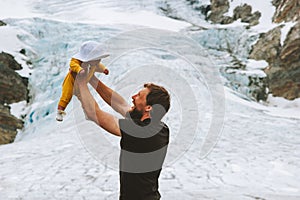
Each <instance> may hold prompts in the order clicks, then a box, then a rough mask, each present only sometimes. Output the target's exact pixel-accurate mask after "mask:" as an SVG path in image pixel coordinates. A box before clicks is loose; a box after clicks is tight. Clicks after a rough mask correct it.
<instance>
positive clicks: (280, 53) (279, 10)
mask: <svg viewBox="0 0 300 200" xmlns="http://www.w3.org/2000/svg"><path fill="white" fill-rule="evenodd" d="M272 3H273V5H274V6H275V7H276V11H275V13H274V16H273V22H275V23H281V22H295V25H294V26H293V27H292V28H291V29H290V31H289V32H288V34H287V36H286V38H285V40H284V43H283V45H281V43H280V37H281V29H282V28H283V27H284V25H280V26H278V27H276V28H274V29H273V30H271V31H269V32H267V33H262V34H261V35H260V38H259V40H258V41H257V43H256V44H255V45H253V48H252V51H251V53H250V58H253V59H256V60H262V59H263V60H266V61H267V62H268V64H269V66H268V67H267V68H266V69H265V72H266V74H267V80H268V85H269V90H270V92H271V93H272V94H273V95H274V96H281V97H285V98H286V99H290V100H293V99H295V98H298V97H300V2H299V0H273V2H272Z"/></svg>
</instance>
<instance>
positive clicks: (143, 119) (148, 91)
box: [76, 72, 170, 200]
mask: <svg viewBox="0 0 300 200" xmlns="http://www.w3.org/2000/svg"><path fill="white" fill-rule="evenodd" d="M85 76H86V73H85V72H82V73H79V75H78V76H77V80H76V81H77V84H78V87H79V91H80V99H79V100H80V102H81V104H82V107H83V109H84V112H85V114H86V116H87V118H88V119H89V120H91V121H93V122H95V123H96V124H97V125H99V126H100V127H102V128H103V129H105V130H106V131H107V132H109V133H111V134H114V135H116V136H120V137H121V141H120V145H121V154H120V200H157V199H160V193H159V191H158V178H159V175H160V172H161V168H162V164H163V161H164V158H165V155H166V150H167V146H168V143H169V129H168V127H167V126H166V125H165V124H164V123H163V122H161V119H162V117H163V116H164V115H165V113H166V112H167V111H168V110H169V108H170V95H169V93H168V92H167V90H165V89H164V88H163V87H161V86H158V85H155V84H152V83H148V84H145V85H144V88H143V89H141V90H140V91H139V92H138V93H137V94H135V95H133V96H132V103H133V106H132V107H130V105H128V104H127V102H126V101H125V100H124V98H122V97H121V96H120V95H119V94H118V93H116V92H115V91H113V90H112V89H111V88H109V87H107V86H106V85H105V84H103V83H102V82H101V81H99V80H98V79H97V78H96V77H95V76H93V77H92V78H91V80H90V84H91V85H92V86H93V87H94V88H95V89H96V91H97V93H98V94H99V95H100V96H101V97H102V98H103V100H104V101H105V102H106V103H108V104H109V105H110V106H111V107H112V108H113V109H114V110H115V111H117V112H118V113H120V114H121V115H122V116H123V117H125V118H124V119H117V118H116V117H115V116H113V115H111V114H109V113H107V112H104V111H103V110H101V108H99V106H98V104H97V103H96V101H95V99H94V98H93V96H92V95H91V93H90V91H89V89H88V87H87V83H86V81H85V80H86V79H85Z"/></svg>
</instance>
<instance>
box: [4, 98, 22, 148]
mask: <svg viewBox="0 0 300 200" xmlns="http://www.w3.org/2000/svg"><path fill="white" fill-rule="evenodd" d="M0 122H1V123H0V144H7V143H11V142H13V141H14V139H15V137H16V135H17V129H21V128H23V122H22V120H20V119H17V118H16V117H14V116H13V115H11V114H10V108H9V107H8V106H4V105H1V104H0Z"/></svg>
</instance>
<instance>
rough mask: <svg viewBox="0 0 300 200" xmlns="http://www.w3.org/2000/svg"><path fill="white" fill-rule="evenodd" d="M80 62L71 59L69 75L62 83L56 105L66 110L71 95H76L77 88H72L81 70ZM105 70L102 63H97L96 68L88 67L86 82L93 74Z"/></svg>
mask: <svg viewBox="0 0 300 200" xmlns="http://www.w3.org/2000/svg"><path fill="white" fill-rule="evenodd" d="M81 63H82V62H81V61H80V60H78V59H75V58H72V59H71V62H70V70H69V73H68V74H67V75H66V77H65V79H64V82H63V84H62V95H61V97H60V100H59V103H58V105H59V106H61V107H62V108H64V109H65V108H66V107H67V105H68V104H69V103H70V101H71V99H72V96H73V94H74V95H76V96H77V95H78V94H79V92H78V87H76V86H75V87H74V82H75V78H76V75H77V74H78V73H79V72H80V71H81V70H82V69H83V68H82V67H81ZM105 69H106V67H105V65H103V64H102V63H99V65H98V66H91V67H89V69H87V70H88V75H87V82H89V81H90V79H91V78H92V76H93V75H94V73H95V72H103V71H104V70H105Z"/></svg>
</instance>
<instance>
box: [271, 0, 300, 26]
mask: <svg viewBox="0 0 300 200" xmlns="http://www.w3.org/2000/svg"><path fill="white" fill-rule="evenodd" d="M272 3H273V5H274V6H275V7H276V11H275V13H274V16H273V22H275V23H280V22H289V21H297V20H298V19H299V18H300V2H299V0H273V1H272Z"/></svg>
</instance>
